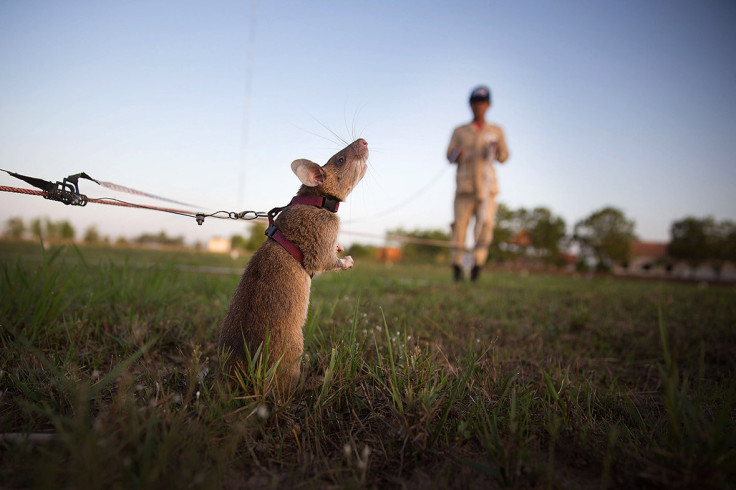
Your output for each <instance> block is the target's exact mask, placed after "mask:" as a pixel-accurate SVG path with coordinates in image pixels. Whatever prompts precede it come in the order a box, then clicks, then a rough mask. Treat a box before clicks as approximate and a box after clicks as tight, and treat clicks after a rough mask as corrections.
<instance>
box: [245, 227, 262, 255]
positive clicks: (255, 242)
mask: <svg viewBox="0 0 736 490" xmlns="http://www.w3.org/2000/svg"><path fill="white" fill-rule="evenodd" d="M265 241H266V225H265V224H264V223H256V222H253V223H251V224H250V229H249V230H248V239H247V240H246V241H245V249H246V250H258V247H260V246H261V244H262V243H263V242H265Z"/></svg>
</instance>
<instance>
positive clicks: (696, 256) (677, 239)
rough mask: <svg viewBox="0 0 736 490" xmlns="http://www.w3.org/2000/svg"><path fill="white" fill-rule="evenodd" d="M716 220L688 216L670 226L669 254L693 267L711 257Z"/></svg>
mask: <svg viewBox="0 0 736 490" xmlns="http://www.w3.org/2000/svg"><path fill="white" fill-rule="evenodd" d="M714 230H715V222H714V220H713V218H712V217H710V216H708V217H706V218H695V217H693V216H688V217H686V218H683V219H681V220H679V221H675V222H674V223H672V226H670V242H669V244H667V254H668V255H669V256H670V257H672V258H674V259H678V260H683V261H685V262H687V263H688V265H690V267H692V268H693V269H694V268H696V267H698V266H699V265H700V264H702V263H704V262H705V261H707V260H708V259H709V258H711V256H712V254H713V241H714V236H713V235H714Z"/></svg>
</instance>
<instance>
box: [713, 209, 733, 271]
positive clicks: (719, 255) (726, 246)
mask: <svg viewBox="0 0 736 490" xmlns="http://www.w3.org/2000/svg"><path fill="white" fill-rule="evenodd" d="M711 261H712V263H713V270H714V271H715V272H716V274H717V275H718V277H720V276H721V272H722V271H723V266H724V265H725V263H726V262H736V224H735V223H734V222H733V221H727V220H726V221H720V222H718V223H717V224H716V226H715V228H714V237H713V240H712V244H711Z"/></svg>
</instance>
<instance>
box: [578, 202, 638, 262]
mask: <svg viewBox="0 0 736 490" xmlns="http://www.w3.org/2000/svg"><path fill="white" fill-rule="evenodd" d="M634 227H635V225H634V222H633V221H631V220H629V219H627V218H626V216H625V215H624V213H623V212H622V211H621V210H619V209H616V208H613V207H605V208H603V209H601V210H599V211H595V212H594V213H592V214H591V215H590V216H588V217H587V218H585V219H582V220H580V221H578V222H577V223H576V224H575V227H574V230H573V240H574V241H575V242H576V243H577V244H578V246H579V247H580V255H581V257H582V258H583V259H592V260H594V261H595V263H596V268H597V269H598V270H601V271H605V270H610V268H611V267H612V266H613V265H614V264H616V263H626V262H628V261H629V259H630V255H631V242H633V241H634V240H635V239H636V235H635V234H634Z"/></svg>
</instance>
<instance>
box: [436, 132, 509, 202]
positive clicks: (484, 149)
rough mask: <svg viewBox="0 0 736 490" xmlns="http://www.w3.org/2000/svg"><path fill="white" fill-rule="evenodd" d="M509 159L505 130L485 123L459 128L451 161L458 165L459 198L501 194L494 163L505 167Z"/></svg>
mask: <svg viewBox="0 0 736 490" xmlns="http://www.w3.org/2000/svg"><path fill="white" fill-rule="evenodd" d="M508 157H509V150H508V148H507V147H506V139H505V138H504V134H503V129H501V128H500V127H498V126H496V125H493V124H489V123H484V124H483V126H482V127H480V128H479V127H478V126H477V125H476V124H475V123H473V122H471V123H470V124H465V125H463V126H458V127H457V128H455V131H453V133H452V138H451V139H450V146H449V147H448V148H447V159H448V160H450V163H457V188H456V191H455V193H456V194H466V195H467V194H475V196H476V197H478V198H485V197H486V196H489V195H494V196H495V195H496V194H498V182H497V181H496V171H495V169H494V168H493V162H494V161H498V162H499V163H503V162H505V161H506V159H508Z"/></svg>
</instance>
